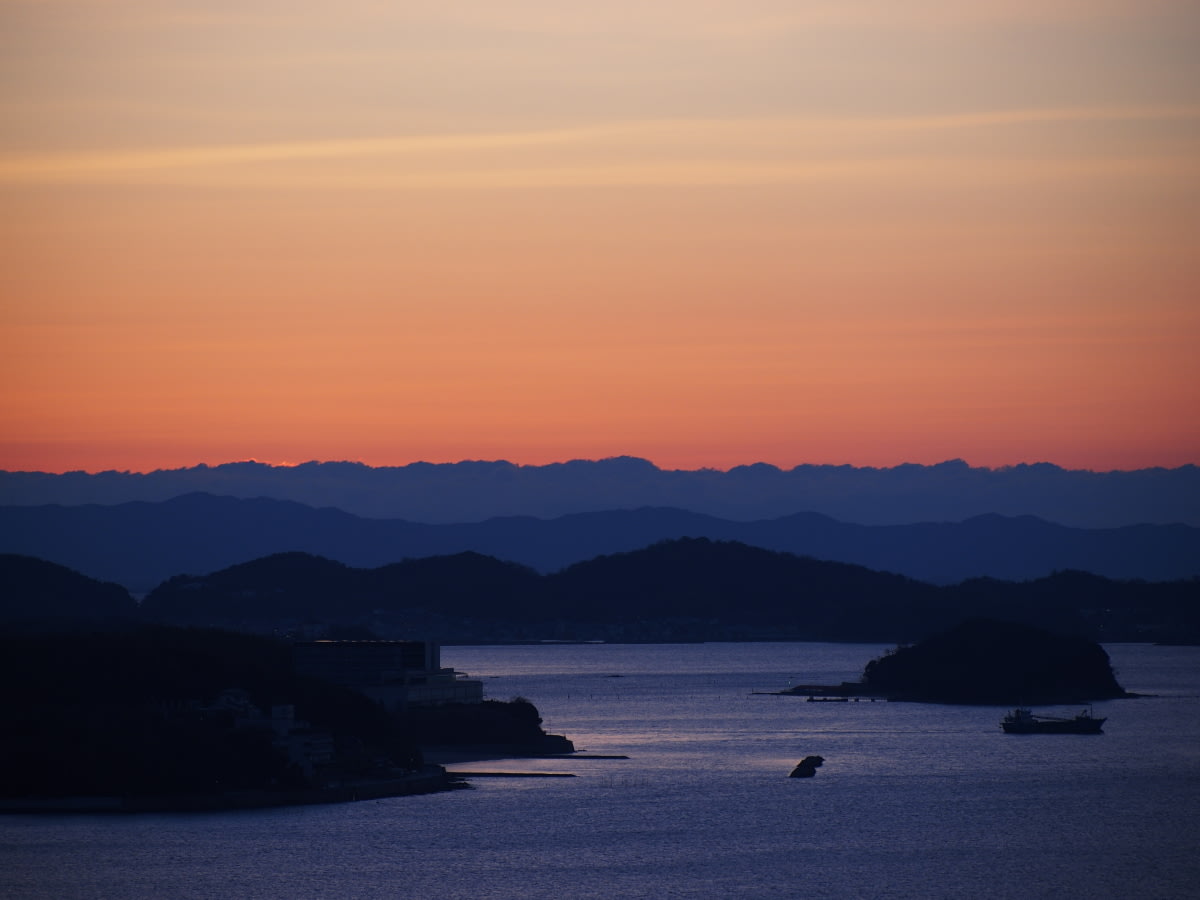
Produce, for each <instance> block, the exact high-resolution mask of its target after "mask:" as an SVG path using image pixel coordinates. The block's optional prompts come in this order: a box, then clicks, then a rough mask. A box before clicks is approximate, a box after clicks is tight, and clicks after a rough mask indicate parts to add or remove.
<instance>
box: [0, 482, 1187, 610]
mask: <svg viewBox="0 0 1200 900" xmlns="http://www.w3.org/2000/svg"><path fill="white" fill-rule="evenodd" d="M683 537H693V538H700V537H704V538H710V539H712V540H719V541H737V542H740V543H743V544H746V545H749V546H753V547H759V548H763V549H766V550H776V551H785V552H788V553H792V554H798V555H803V556H810V557H814V558H816V559H821V560H830V561H836V562H844V563H851V564H855V565H860V566H864V567H867V568H870V569H873V570H877V571H883V572H891V573H895V574H899V575H905V576H908V577H911V578H915V579H919V580H922V581H928V582H934V583H944V584H945V583H954V582H958V581H962V580H964V579H967V578H974V577H980V576H987V577H992V578H1000V579H1008V580H1024V579H1033V578H1039V577H1042V576H1046V575H1049V574H1051V573H1052V572H1055V571H1059V570H1068V569H1070V570H1080V571H1087V572H1092V573H1095V574H1097V575H1102V576H1105V577H1108V578H1115V579H1146V580H1150V581H1167V580H1174V579H1181V578H1191V577H1194V576H1197V575H1200V528H1196V527H1192V526H1188V525H1128V526H1124V527H1119V528H1070V527H1066V526H1063V525H1056V524H1052V523H1049V522H1046V521H1043V520H1041V519H1038V518H1034V517H1032V516H1018V517H1006V516H999V515H982V516H976V517H973V518H970V519H967V520H966V521H963V522H942V523H923V524H910V525H876V526H869V525H853V524H847V523H844V522H839V521H836V520H834V519H832V518H829V517H828V516H824V515H821V514H817V513H799V514H794V515H789V516H783V517H779V518H773V519H763V520H758V521H749V522H742V521H733V520H730V519H723V518H718V517H715V516H709V515H703V514H699V513H693V512H685V511H682V510H678V509H662V508H643V509H633V510H609V511H605V512H591V513H576V514H571V515H564V516H560V517H557V518H551V519H539V518H534V517H529V516H524V517H504V518H495V519H489V520H487V521H484V522H477V523H466V524H426V523H417V522H411V521H404V520H400V519H368V518H363V517H360V516H355V515H351V514H349V513H346V512H343V511H340V510H337V509H328V508H325V509H314V508H312V507H309V506H305V505H303V504H300V503H295V502H291V501H282V500H271V499H263V498H259V499H252V500H251V499H238V498H235V497H218V496H213V495H210V494H202V493H193V494H188V495H185V496H181V497H176V498H173V499H171V500H167V501H163V502H130V503H120V504H116V505H112V506H105V505H98V504H87V505H82V506H60V505H45V506H4V507H0V552H8V553H19V554H26V555H29V556H33V557H37V558H40V559H44V560H49V561H52V562H55V563H58V564H60V565H64V566H67V567H69V568H71V569H75V570H77V571H79V572H82V573H85V574H87V575H89V576H91V577H94V578H98V579H100V580H103V581H112V582H116V583H118V584H121V585H124V586H125V587H127V588H129V589H130V590H132V591H134V592H135V593H143V592H145V591H148V590H149V589H150V588H152V587H154V586H155V585H157V584H158V583H160V582H161V581H163V580H164V579H167V578H169V577H171V576H173V575H179V574H191V575H202V574H206V573H210V572H215V571H217V570H220V569H223V568H226V567H228V566H232V565H235V564H237V563H241V562H244V561H246V560H250V559H256V558H259V557H263V556H268V555H271V554H276V553H282V552H289V551H303V552H307V553H311V554H316V555H319V556H322V557H326V558H328V559H331V560H336V561H339V562H341V563H344V564H346V565H349V566H355V567H377V566H383V565H386V564H389V563H395V562H399V561H401V560H404V559H415V558H421V557H429V556H441V555H449V554H457V553H462V552H466V551H472V552H475V553H479V554H483V555H486V556H491V557H495V558H497V559H500V560H505V561H510V562H515V563H519V564H521V565H524V566H528V567H531V568H533V569H535V570H538V571H540V572H543V573H548V572H554V571H557V570H560V569H563V568H565V567H567V566H569V565H572V564H574V563H578V562H581V561H584V560H589V559H592V558H594V557H597V556H601V555H606V554H613V553H619V552H626V551H632V550H637V549H641V548H644V547H646V546H649V545H651V544H654V543H656V542H660V541H664V540H670V539H677V538H683Z"/></svg>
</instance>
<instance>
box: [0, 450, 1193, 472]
mask: <svg viewBox="0 0 1200 900" xmlns="http://www.w3.org/2000/svg"><path fill="white" fill-rule="evenodd" d="M622 461H628V462H633V463H644V464H645V465H647V466H650V467H652V468H654V469H655V470H657V471H659V472H696V473H699V472H718V473H722V474H729V473H731V472H734V471H736V470H738V469H750V468H768V469H774V470H775V471H777V472H780V473H784V474H786V473H788V472H793V471H795V470H797V469H806V468H834V469H846V468H849V469H859V470H865V471H892V470H894V469H904V468H920V469H933V468H939V467H947V466H948V467H953V468H956V469H963V468H965V469H970V470H979V471H989V472H1003V471H1008V470H1011V469H1023V468H1035V467H1042V466H1048V467H1051V468H1054V469H1058V470H1059V471H1063V472H1086V473H1091V474H1096V475H1103V474H1112V473H1119V472H1121V473H1129V472H1146V471H1154V470H1163V471H1173V470H1177V469H1188V468H1195V467H1196V465H1197V463H1194V462H1187V463H1182V464H1180V465H1177V466H1165V465H1151V466H1139V467H1137V468H1129V469H1119V468H1118V469H1089V468H1068V467H1066V466H1063V465H1060V464H1058V463H1054V462H1051V461H1049V460H1036V461H1033V462H1029V461H1022V462H1016V463H1009V464H1006V465H1001V466H983V465H978V466H977V465H972V464H971V463H969V462H967V461H966V460H964V459H962V458H961V457H953V458H948V459H943V460H940V461H939V462H935V463H920V462H910V461H902V462H898V463H895V464H892V465H886V466H873V465H856V464H854V463H834V462H801V463H796V464H795V465H792V466H782V465H778V464H776V463H771V462H767V461H765V460H757V461H754V462H747V463H738V464H735V465H732V466H729V467H727V468H721V467H718V466H698V467H696V468H674V467H669V466H661V465H659V464H657V463H655V462H654V461H653V460H651V459H648V458H646V457H642V456H636V455H632V454H618V455H614V456H602V457H571V458H567V459H561V460H554V461H551V462H546V463H520V462H513V461H512V460H508V459H502V458H501V459H483V458H463V459H458V460H444V461H440V462H435V461H432V460H426V459H414V460H409V461H408V462H404V463H390V464H382V465H377V464H372V463H368V462H365V461H363V460H354V459H315V458H314V459H307V460H304V461H302V462H292V461H290V460H262V459H257V458H255V457H247V458H245V459H231V460H225V461H223V462H219V463H208V462H203V461H201V462H196V463H193V464H191V465H183V466H175V467H159V468H154V469H113V468H108V469H62V470H59V471H49V470H45V469H6V468H0V473H3V474H6V475H53V476H62V475H89V476H94V475H114V474H115V475H155V474H169V473H173V472H187V471H192V470H196V469H220V468H226V467H230V466H246V465H256V466H264V467H267V468H270V469H297V468H302V467H309V466H336V465H351V466H361V467H363V468H366V469H405V468H409V467H411V466H459V465H471V464H477V465H494V466H501V465H503V466H511V467H513V468H518V469H545V468H550V467H552V466H565V465H571V464H573V463H591V464H601V463H611V462H622Z"/></svg>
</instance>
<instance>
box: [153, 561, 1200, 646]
mask: <svg viewBox="0 0 1200 900" xmlns="http://www.w3.org/2000/svg"><path fill="white" fill-rule="evenodd" d="M142 612H143V615H144V616H145V617H146V618H148V619H150V620H153V621H162V622H167V623H171V624H188V625H204V626H218V627H227V628H235V629H250V630H259V631H268V632H274V633H300V632H304V631H306V630H311V629H316V630H317V631H318V632H320V631H322V630H328V629H331V628H332V629H334V630H335V631H337V632H338V633H341V634H348V633H357V634H374V635H378V636H380V637H389V638H425V639H432V640H438V641H442V642H443V643H454V642H461V641H504V640H545V639H594V638H603V639H606V640H634V641H638V640H738V639H744V640H751V639H772V640H774V639H792V640H871V641H876V640H878V641H907V640H913V639H915V638H918V637H921V636H923V635H926V634H929V633H931V632H932V631H934V630H936V629H937V628H944V627H947V626H949V625H950V624H953V623H954V622H956V621H958V620H960V619H962V618H964V617H968V616H979V615H987V616H993V617H997V618H1004V619H1009V620H1013V621H1021V622H1026V623H1030V624H1036V625H1039V626H1043V627H1052V628H1055V629H1058V630H1064V631H1070V632H1073V633H1081V634H1087V635H1089V636H1092V637H1096V638H1099V637H1103V638H1104V639H1105V640H1164V639H1190V637H1189V636H1190V635H1196V634H1200V580H1195V579H1193V580H1191V581H1187V582H1167V583H1161V584H1147V583H1144V582H1114V581H1108V580H1106V579H1099V578H1096V577H1095V576H1089V575H1084V574H1080V573H1060V574H1059V575H1055V576H1052V577H1050V578H1047V579H1040V580H1038V581H1033V582H1027V583H1020V584H1018V583H1012V582H1003V581H998V580H994V579H976V580H972V581H970V582H965V583H964V584H962V585H958V586H953V587H936V586H934V585H930V584H925V583H921V582H917V581H914V580H912V579H909V578H905V577H903V576H898V575H892V574H888V573H881V572H874V571H870V570H868V569H865V568H863V567H861V566H853V565H848V564H844V563H831V562H824V561H820V560H814V559H810V558H805V557H798V556H794V555H792V554H787V553H780V552H776V551H768V550H763V549H761V548H756V547H749V546H746V545H744V544H738V543H734V542H715V541H709V540H707V539H704V538H689V539H681V540H676V541H668V542H663V543H660V544H656V545H653V546H651V547H648V548H644V549H642V550H637V551H632V552H629V553H620V554H613V555H610V556H604V557H599V558H597V559H594V560H589V561H587V562H584V563H579V564H577V565H574V566H570V567H568V568H567V569H565V570H563V571H561V572H558V573H555V574H551V575H539V574H538V573H536V572H534V571H533V570H531V569H527V568H524V567H521V566H518V565H515V564H513V563H506V562H502V561H499V560H496V559H492V558H490V557H484V556H480V555H479V554H474V553H466V554H457V555H455V556H450V557H432V558H425V559H418V560H409V561H406V562H401V563H396V564H392V565H388V566H383V567H380V568H377V569H355V568H350V567H347V566H343V565H341V564H339V563H334V562H331V561H329V560H325V559H320V558H315V557H311V556H308V555H306V554H281V555H276V556H272V557H266V558H264V559H260V560H254V561H252V562H249V563H245V564H241V565H238V566H234V567H231V568H229V569H226V570H222V571H220V572H215V573H212V574H211V575H201V576H177V577H175V578H172V579H170V580H168V581H166V582H164V583H163V584H162V585H160V586H159V587H157V588H155V590H153V591H152V592H150V594H149V595H148V596H147V597H146V598H145V600H144V601H143V608H142Z"/></svg>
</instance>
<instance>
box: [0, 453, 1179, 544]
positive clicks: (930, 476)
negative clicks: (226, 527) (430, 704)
mask: <svg viewBox="0 0 1200 900" xmlns="http://www.w3.org/2000/svg"><path fill="white" fill-rule="evenodd" d="M194 492H203V493H210V494H218V495H224V496H230V497H240V498H243V499H252V498H257V497H268V498H272V499H276V500H292V501H295V502H297V503H303V504H305V505H307V506H313V507H318V508H320V507H334V508H337V509H341V510H343V511H345V512H347V513H351V514H353V515H358V516H369V517H374V518H386V519H404V520H407V521H409V522H422V523H437V524H455V523H462V522H482V521H485V520H488V519H492V518H496V517H501V516H533V517H535V518H541V519H554V518H558V517H560V516H565V515H570V514H574V513H585V512H604V511H608V510H633V509H642V508H644V507H665V508H672V509H679V510H687V511H689V512H693V513H701V514H704V515H709V516H716V517H719V518H723V519H731V520H735V521H744V522H753V521H758V520H762V519H774V518H778V517H780V516H788V515H791V514H793V513H797V512H815V513H820V514H822V515H825V516H829V517H831V518H833V519H836V520H838V521H839V522H844V523H857V524H860V525H909V524H912V523H916V522H962V521H964V520H966V519H969V518H972V517H975V516H980V515H986V514H998V515H1003V516H1024V515H1032V516H1037V517H1038V518H1041V519H1044V520H1046V521H1047V522H1054V523H1057V524H1060V525H1067V526H1072V527H1078V528H1085V527H1090V528H1115V527H1119V526H1123V525H1137V524H1159V525H1165V524H1174V523H1180V524H1187V525H1193V526H1200V468H1198V467H1196V466H1194V465H1188V466H1181V467H1179V468H1176V469H1161V468H1159V469H1140V470H1137V471H1132V472H1120V471H1116V472H1088V471H1078V470H1068V469H1062V468H1059V467H1058V466H1054V465H1051V464H1049V463H1036V464H1033V465H1017V466H1012V467H1007V468H1000V469H986V468H975V467H971V466H969V465H967V464H966V463H965V462H962V461H961V460H953V461H949V462H943V463H939V464H938V465H933V466H922V465H900V466H895V467H892V468H879V469H876V468H856V467H854V466H829V465H804V466H797V467H795V468H793V469H788V470H784V469H779V468H776V467H775V466H771V465H767V464H764V463H756V464H754V465H748V466H737V467H735V468H733V469H730V470H729V471H727V472H726V471H720V470H715V469H699V470H691V471H687V470H665V469H659V468H658V467H656V466H655V465H653V464H652V463H650V462H647V461H646V460H644V459H637V458H633V457H617V458H612V459H604V460H597V461H591V460H574V461H571V462H566V463H556V464H552V465H544V466H521V465H514V464H513V463H509V462H503V461H500V462H458V463H445V464H433V463H413V464H411V465H406V466H396V467H378V468H374V467H371V466H367V465H363V464H361V463H349V462H310V463H305V464H303V465H299V466H270V465H267V464H264V463H257V462H241V463H228V464H224V465H218V466H204V465H201V466H195V467H193V468H187V469H175V470H164V471H157V472H150V473H146V474H139V473H130V472H99V473H95V474H89V473H86V472H68V473H65V474H61V475H57V474H49V473H44V472H0V504H2V505H7V506H40V505H44V504H50V503H59V504H63V505H67V506H77V505H81V504H87V503H99V504H106V505H112V504H118V503H125V502H129V501H134V500H142V501H148V502H161V501H164V500H170V499H171V498H174V497H177V496H179V495H182V494H188V493H194Z"/></svg>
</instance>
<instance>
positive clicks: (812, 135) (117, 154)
mask: <svg viewBox="0 0 1200 900" xmlns="http://www.w3.org/2000/svg"><path fill="white" fill-rule="evenodd" d="M1135 120H1140V121H1145V120H1161V121H1168V120H1195V121H1200V107H1167V108H1128V109H1042V110H1039V109H1033V110H1009V111H1000V112H990V113H970V114H962V115H946V116H918V117H897V118H873V119H853V118H827V119H796V118H779V119H725V120H658V121H649V122H629V123H614V124H609V125H601V126H594V127H579V128H569V129H557V130H538V131H527V132H514V133H481V134H457V135H412V136H402V137H388V138H363V139H342V140H326V141H293V142H279V143H264V144H233V145H216V146H202V147H182V148H168V149H160V150H135V151H113V152H91V153H46V154H24V155H10V156H0V184H9V185H21V184H52V183H86V182H107V181H112V180H117V181H124V180H126V179H125V178H124V177H122V176H135V177H136V176H138V175H150V176H151V180H153V178H152V173H154V172H163V171H169V170H179V169H210V168H214V167H216V168H226V167H231V166H240V165H248V164H249V165H254V164H262V163H292V162H304V161H322V160H324V161H330V160H343V159H344V160H352V159H363V158H369V157H377V158H385V157H396V156H404V157H409V158H415V157H421V156H423V155H424V156H427V157H430V158H431V159H432V161H433V162H434V163H435V165H436V168H435V170H434V171H424V172H411V173H408V172H406V173H392V174H391V175H390V176H384V177H382V178H381V173H361V174H356V173H355V172H353V171H348V172H343V173H340V174H337V175H335V176H334V177H333V178H332V180H333V181H334V182H336V183H337V184H338V185H345V186H351V185H353V184H355V183H357V182H361V181H370V183H372V184H381V183H383V182H387V183H391V184H393V185H395V186H409V187H419V186H422V185H430V186H437V185H443V184H461V183H462V180H463V178H464V177H466V178H467V179H468V180H475V181H477V182H480V183H481V184H483V183H489V182H494V181H496V180H497V179H499V180H503V181H504V182H505V183H507V184H513V185H517V184H522V183H540V184H555V183H568V182H575V181H579V180H580V178H583V179H584V180H585V181H589V182H595V183H607V182H610V181H614V182H621V183H634V184H636V183H651V182H658V181H662V180H663V179H664V178H665V179H666V181H667V182H676V181H679V180H680V178H683V180H684V181H691V180H695V179H699V180H700V181H701V182H704V181H720V180H726V179H727V178H728V175H729V173H736V172H738V171H739V170H744V174H742V175H737V176H736V177H735V180H737V181H743V180H745V179H746V178H750V179H751V180H755V181H769V180H772V179H775V178H780V177H782V178H784V179H785V180H791V179H792V178H794V177H796V175H797V174H798V173H814V172H815V173H818V174H820V173H824V174H830V173H831V172H834V171H849V170H861V169H862V168H863V167H864V166H867V167H869V166H872V165H874V166H876V167H877V166H878V165H879V162H880V161H879V160H878V159H877V160H875V161H873V162H872V161H870V160H849V161H848V160H825V161H822V160H820V159H814V160H811V161H809V162H806V163H804V164H800V165H797V164H785V165H772V164H771V163H770V162H765V163H764V162H757V161H756V162H746V161H744V160H743V161H738V160H724V161H717V162H712V161H708V162H694V161H689V160H694V159H695V157H696V156H697V155H704V156H706V157H717V158H718V160H721V159H722V158H724V157H727V156H730V155H732V154H730V150H733V149H736V148H737V147H738V146H739V145H743V144H744V145H745V146H746V147H752V148H761V147H763V146H772V147H784V148H786V147H788V146H789V145H792V144H797V143H798V146H800V147H802V148H803V147H811V146H812V144H813V142H820V143H822V144H827V143H831V142H836V141H837V140H838V139H861V138H864V137H867V136H871V135H879V136H884V135H888V134H897V133H902V132H909V133H916V132H932V131H938V130H951V129H970V128H983V127H1006V126H1021V125H1038V124H1046V123H1056V122H1060V123H1071V122H1108V121H1111V122H1118V121H1135ZM556 146H557V147H560V148H580V149H584V150H586V151H588V152H589V153H591V154H599V156H600V158H601V159H605V158H607V157H608V156H609V152H608V151H611V150H613V149H616V150H618V151H620V156H618V157H617V160H616V161H613V162H609V163H607V164H603V165H599V166H597V165H594V164H590V165H589V164H581V165H574V166H562V165H561V164H560V165H551V166H539V165H534V166H530V165H529V164H528V163H525V164H523V165H518V166H514V165H513V164H512V161H511V159H510V158H509V157H504V158H503V159H502V160H498V161H496V163H495V166H494V168H493V166H487V167H486V168H487V171H480V169H481V167H480V166H479V164H478V163H479V161H478V160H476V165H474V166H472V167H469V169H468V171H467V172H465V173H464V172H461V171H460V172H455V171H453V167H452V166H450V167H449V168H448V167H447V164H448V162H449V161H450V160H452V159H453V158H454V156H455V155H456V154H479V153H482V154H487V153H489V152H503V151H510V150H526V151H529V150H537V149H542V148H546V149H552V148H554V147H556ZM639 148H642V149H650V150H654V151H656V153H655V155H661V153H662V150H663V149H664V148H666V149H667V150H669V151H673V152H672V153H671V155H672V157H673V158H672V160H671V161H669V162H665V163H664V162H656V163H651V164H647V163H646V162H645V161H622V160H624V159H625V158H626V155H627V154H628V153H629V152H630V150H631V149H632V150H637V149H639ZM696 148H703V151H704V152H703V154H698V153H697V150H696ZM885 155H886V154H885ZM472 172H474V173H475V174H472ZM589 172H590V173H592V174H591V175H588V174H587V173H589ZM602 173H607V174H602ZM639 173H640V174H639ZM672 173H673V174H672ZM706 173H707V174H706ZM721 173H723V174H721ZM264 174H265V173H264V171H263V170H262V169H261V168H260V169H257V170H256V176H255V179H254V183H264V184H268V183H271V182H275V183H290V182H292V181H294V180H295V178H294V177H289V176H288V175H287V173H277V175H276V177H275V178H273V179H272V178H267V179H266V180H265V181H263V180H262V179H263V176H264ZM324 175H325V176H330V175H331V173H329V172H328V171H326V172H325V173H324ZM201 180H208V179H201ZM234 180H235V181H241V180H242V179H234Z"/></svg>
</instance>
